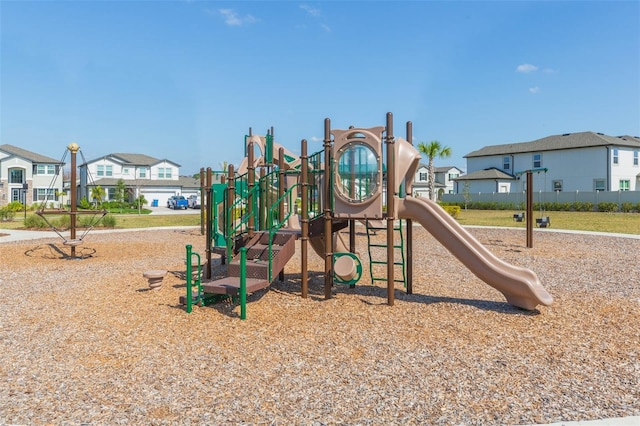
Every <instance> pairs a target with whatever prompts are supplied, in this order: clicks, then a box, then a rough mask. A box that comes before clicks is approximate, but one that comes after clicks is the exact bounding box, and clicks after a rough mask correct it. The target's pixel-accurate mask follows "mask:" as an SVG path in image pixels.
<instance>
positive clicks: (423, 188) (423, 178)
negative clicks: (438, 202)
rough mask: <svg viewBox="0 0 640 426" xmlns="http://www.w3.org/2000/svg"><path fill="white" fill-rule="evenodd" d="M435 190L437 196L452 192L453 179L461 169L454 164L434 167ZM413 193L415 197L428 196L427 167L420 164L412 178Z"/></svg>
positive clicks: (460, 172) (458, 174)
mask: <svg viewBox="0 0 640 426" xmlns="http://www.w3.org/2000/svg"><path fill="white" fill-rule="evenodd" d="M434 172H435V185H434V187H435V191H436V194H437V198H438V199H440V198H441V197H442V195H443V194H453V193H454V191H455V186H454V184H455V180H454V179H456V178H458V176H460V175H461V174H462V170H460V169H459V168H457V167H454V166H445V167H434ZM413 195H414V196H415V197H425V198H428V197H429V167H428V166H427V165H426V164H422V163H421V164H420V165H419V166H418V169H417V170H416V175H415V178H414V179H413Z"/></svg>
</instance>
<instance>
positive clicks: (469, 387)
mask: <svg viewBox="0 0 640 426" xmlns="http://www.w3.org/2000/svg"><path fill="white" fill-rule="evenodd" d="M471 232H472V233H473V234H474V235H475V236H476V238H478V239H479V240H480V242H482V243H483V244H485V245H486V246H487V247H488V248H489V249H490V250H491V251H493V252H494V253H495V254H496V255H497V256H498V257H500V258H502V259H503V260H505V261H507V262H510V263H513V264H516V265H521V266H525V267H528V268H531V269H533V270H534V271H536V273H537V274H538V275H539V277H540V279H541V281H542V283H543V285H544V286H545V287H546V289H547V290H548V291H549V292H550V293H551V294H552V295H553V296H554V299H555V303H554V304H553V305H552V306H550V307H540V308H539V311H533V312H527V311H521V310H519V309H516V308H513V307H511V306H509V305H507V304H506V303H505V302H504V298H503V297H502V295H501V294H500V293H498V292H497V291H495V290H494V289H492V288H491V287H489V286H487V285H486V284H484V283H482V282H481V281H480V280H479V279H477V278H476V277H475V276H474V275H473V274H471V273H470V272H469V271H468V270H466V269H465V268H464V267H463V265H462V264H461V263H460V262H459V261H457V260H456V259H455V258H454V257H453V256H452V255H450V254H449V253H448V252H447V251H446V250H445V249H444V248H443V247H442V246H441V245H439V244H438V243H437V242H436V241H435V240H434V239H433V238H432V237H431V236H430V235H429V234H428V233H427V232H426V231H424V230H423V229H422V228H416V230H415V231H414V238H415V242H414V251H413V255H414V259H415V265H414V269H415V277H414V293H415V294H413V295H406V294H405V293H404V292H403V291H402V289H400V288H399V289H398V290H397V291H396V304H395V306H393V307H390V306H387V305H386V287H385V286H386V283H384V282H382V283H380V282H377V283H376V285H375V286H372V285H370V281H369V279H368V274H366V273H365V276H364V278H363V280H362V281H361V284H362V285H359V286H357V287H356V288H355V289H349V288H347V287H339V286H336V287H335V288H334V298H332V299H331V300H324V299H323V297H322V295H323V277H322V274H321V273H320V271H322V269H323V268H322V264H323V262H322V261H321V260H320V259H319V258H318V257H316V256H315V255H312V259H311V261H310V265H309V270H310V271H311V279H310V297H309V298H308V299H302V298H301V297H300V275H299V271H300V264H299V258H298V254H299V250H298V251H297V254H296V256H295V257H294V258H293V259H292V260H291V261H290V262H289V264H288V266H287V269H286V277H285V282H282V283H281V282H275V283H274V284H273V285H272V286H271V288H270V289H269V290H265V291H261V292H259V293H256V294H254V295H251V296H250V297H249V305H248V319H247V321H241V320H239V319H238V315H239V308H238V307H236V306H233V305H230V304H228V303H222V304H219V305H214V306H211V307H202V308H199V307H196V308H194V311H193V312H192V313H191V314H186V313H185V312H184V310H183V309H182V307H181V306H179V305H178V303H177V302H178V297H179V296H180V295H181V294H183V292H184V287H183V286H184V278H183V277H184V269H185V268H184V252H185V244H192V245H193V247H194V250H196V251H199V252H200V253H202V254H204V237H202V236H200V235H199V233H197V231H196V230H161V231H144V232H125V233H106V234H90V235H89V236H87V238H86V241H85V244H84V245H82V246H80V247H78V253H80V254H82V255H83V256H85V258H84V259H83V260H68V259H65V256H66V253H68V251H69V249H68V248H67V247H65V246H63V245H62V244H60V241H59V240H57V239H41V240H33V241H17V242H7V243H2V244H0V259H1V262H0V424H68V425H76V424H94V425H103V424H105V425H106V424H256V425H261V424H269V425H271V424H282V425H285V424H318V425H320V424H436V425H437V424H443V425H459V424H465V425H474V424H513V425H515V424H531V423H551V422H560V421H570V420H574V421H575V420H591V419H601V418H611V417H625V416H638V415H640V383H639V382H640V359H639V354H640V330H639V328H638V324H640V309H639V308H640V263H639V261H638V255H639V253H640V240H638V239H625V238H615V237H602V236H593V235H582V234H561V233H553V232H536V235H535V247H534V248H533V249H526V248H525V241H524V240H525V234H524V231H514V230H505V229H471ZM380 238H384V237H383V236H382V235H381V236H380ZM0 241H2V240H1V239H0ZM357 244H358V249H359V250H360V251H361V254H362V256H361V257H362V259H363V261H365V263H366V259H367V255H366V237H365V236H362V235H359V236H358V240H357ZM159 268H162V269H167V270H168V271H170V273H169V274H168V275H167V277H166V278H165V280H164V282H163V285H162V288H161V289H160V290H158V291H149V290H148V286H147V282H146V280H145V279H144V278H143V277H142V273H143V272H144V271H146V270H150V269H159ZM365 270H366V271H368V266H366V265H365Z"/></svg>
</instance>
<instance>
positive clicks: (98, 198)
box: [91, 185, 106, 206]
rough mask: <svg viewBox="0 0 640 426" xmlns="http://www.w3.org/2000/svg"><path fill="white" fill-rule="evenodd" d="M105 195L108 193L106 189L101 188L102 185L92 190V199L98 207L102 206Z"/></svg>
mask: <svg viewBox="0 0 640 426" xmlns="http://www.w3.org/2000/svg"><path fill="white" fill-rule="evenodd" d="M105 194H106V192H105V190H104V188H103V187H101V186H100V185H98V186H94V187H93V188H91V199H92V200H94V202H95V203H96V206H99V205H100V204H102V200H104V196H105Z"/></svg>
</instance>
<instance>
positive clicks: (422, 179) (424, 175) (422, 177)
mask: <svg viewBox="0 0 640 426" xmlns="http://www.w3.org/2000/svg"><path fill="white" fill-rule="evenodd" d="M427 174H428V173H424V172H420V182H426V181H427V180H428V178H427Z"/></svg>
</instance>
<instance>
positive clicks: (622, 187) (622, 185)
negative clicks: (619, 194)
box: [620, 179, 630, 191]
mask: <svg viewBox="0 0 640 426" xmlns="http://www.w3.org/2000/svg"><path fill="white" fill-rule="evenodd" d="M629 183H630V181H629V180H627V179H620V191H628V190H629Z"/></svg>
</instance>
